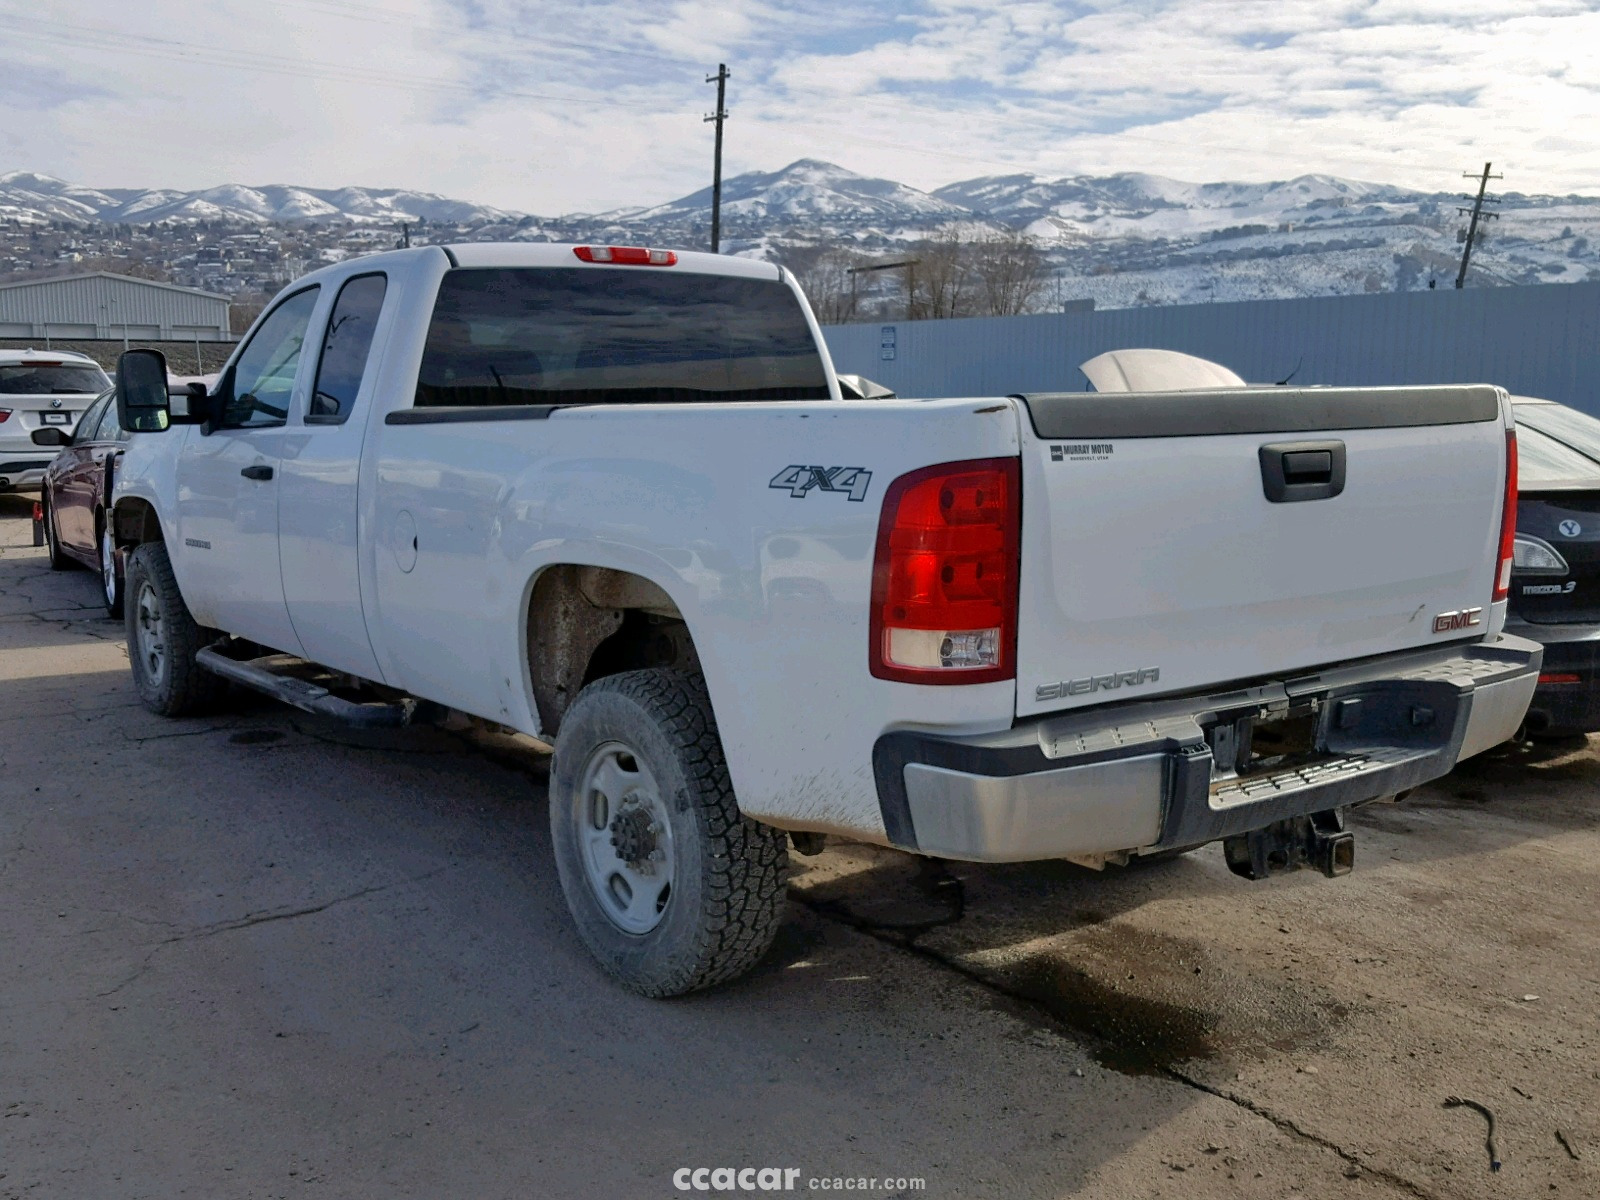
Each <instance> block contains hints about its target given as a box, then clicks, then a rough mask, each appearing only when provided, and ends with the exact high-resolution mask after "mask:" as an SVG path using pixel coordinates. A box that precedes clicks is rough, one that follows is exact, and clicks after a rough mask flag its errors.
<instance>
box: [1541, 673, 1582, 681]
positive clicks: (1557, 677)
mask: <svg viewBox="0 0 1600 1200" xmlns="http://www.w3.org/2000/svg"><path fill="white" fill-rule="evenodd" d="M1539 682H1540V683H1582V682H1583V676H1582V675H1577V674H1574V673H1573V672H1571V671H1556V672H1554V673H1552V674H1548V675H1541V676H1539Z"/></svg>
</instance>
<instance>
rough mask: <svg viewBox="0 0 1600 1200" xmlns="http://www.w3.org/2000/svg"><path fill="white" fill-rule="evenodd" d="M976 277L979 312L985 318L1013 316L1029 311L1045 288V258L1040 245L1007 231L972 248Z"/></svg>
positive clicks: (1028, 238)
mask: <svg viewBox="0 0 1600 1200" xmlns="http://www.w3.org/2000/svg"><path fill="white" fill-rule="evenodd" d="M970 249H971V256H972V270H973V272H974V273H975V274H976V275H977V277H978V287H977V292H978V297H977V299H978V304H977V307H978V310H979V311H980V312H981V313H982V314H983V315H985V316H990V317H1012V316H1016V315H1017V314H1018V313H1025V312H1029V311H1030V310H1032V308H1033V306H1034V302H1035V301H1036V300H1037V299H1038V297H1039V293H1040V292H1041V291H1043V290H1044V285H1045V258H1044V252H1043V251H1042V250H1040V248H1039V243H1038V242H1036V241H1034V239H1033V238H1031V237H1029V236H1028V235H1027V234H1025V233H1022V232H1020V231H1018V230H1014V229H1009V230H1006V231H1004V232H1001V233H996V234H993V235H991V236H989V237H986V238H981V239H979V240H978V241H976V242H973V243H972V245H971V248H970Z"/></svg>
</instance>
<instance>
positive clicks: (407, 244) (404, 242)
mask: <svg viewBox="0 0 1600 1200" xmlns="http://www.w3.org/2000/svg"><path fill="white" fill-rule="evenodd" d="M395 249H397V250H409V249H411V222H410V221H401V222H400V244H399V245H398V246H396V247H395Z"/></svg>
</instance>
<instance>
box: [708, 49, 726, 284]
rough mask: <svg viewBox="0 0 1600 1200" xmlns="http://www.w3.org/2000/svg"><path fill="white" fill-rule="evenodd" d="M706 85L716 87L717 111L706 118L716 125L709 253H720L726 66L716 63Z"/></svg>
mask: <svg viewBox="0 0 1600 1200" xmlns="http://www.w3.org/2000/svg"><path fill="white" fill-rule="evenodd" d="M706 82H707V83H714V84H716V85H717V111H716V112H714V113H709V114H707V116H706V120H707V121H715V122H716V123H717V148H716V150H715V151H714V157H713V159H712V167H711V253H713V254H717V253H719V252H720V248H721V245H722V123H723V122H724V121H726V120H727V119H728V109H727V106H726V105H725V104H724V103H723V101H724V100H725V99H726V98H727V95H728V64H727V63H718V64H717V73H716V74H715V75H707V76H706Z"/></svg>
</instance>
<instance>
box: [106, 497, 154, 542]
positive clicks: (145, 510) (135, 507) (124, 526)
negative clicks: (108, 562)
mask: <svg viewBox="0 0 1600 1200" xmlns="http://www.w3.org/2000/svg"><path fill="white" fill-rule="evenodd" d="M112 515H113V517H114V519H115V521H116V529H115V537H116V541H117V545H119V546H137V545H139V544H140V543H142V542H159V541H162V540H164V539H163V537H162V533H161V520H160V518H159V517H157V516H156V510H155V506H154V505H152V504H150V503H149V502H148V501H146V500H124V501H122V502H121V503H120V504H118V505H117V506H116V508H114V509H112Z"/></svg>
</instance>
